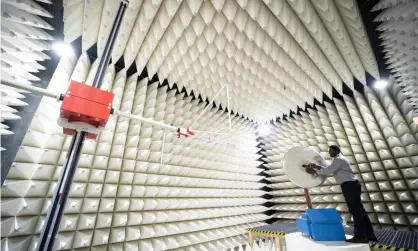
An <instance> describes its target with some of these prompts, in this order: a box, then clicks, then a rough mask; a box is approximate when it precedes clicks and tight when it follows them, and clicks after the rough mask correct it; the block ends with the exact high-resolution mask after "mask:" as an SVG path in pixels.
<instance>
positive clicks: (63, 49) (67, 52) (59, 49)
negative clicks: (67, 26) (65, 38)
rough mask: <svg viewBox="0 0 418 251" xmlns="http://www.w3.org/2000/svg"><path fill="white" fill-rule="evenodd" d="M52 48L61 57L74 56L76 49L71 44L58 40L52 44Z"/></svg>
mask: <svg viewBox="0 0 418 251" xmlns="http://www.w3.org/2000/svg"><path fill="white" fill-rule="evenodd" d="M52 49H53V50H54V51H55V53H56V54H58V55H59V56H60V57H71V56H74V50H73V48H72V47H71V45H69V44H65V43H63V42H57V43H55V44H53V45H52Z"/></svg>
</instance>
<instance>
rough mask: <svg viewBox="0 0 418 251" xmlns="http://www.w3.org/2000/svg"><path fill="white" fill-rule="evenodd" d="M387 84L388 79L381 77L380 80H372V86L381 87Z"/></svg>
mask: <svg viewBox="0 0 418 251" xmlns="http://www.w3.org/2000/svg"><path fill="white" fill-rule="evenodd" d="M387 85H388V81H386V80H384V79H381V80H376V82H374V88H376V89H383V88H385V87H386V86H387Z"/></svg>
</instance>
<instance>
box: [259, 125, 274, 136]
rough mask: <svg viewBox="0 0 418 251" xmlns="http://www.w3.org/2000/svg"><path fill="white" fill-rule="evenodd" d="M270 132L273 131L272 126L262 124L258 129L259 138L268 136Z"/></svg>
mask: <svg viewBox="0 0 418 251" xmlns="http://www.w3.org/2000/svg"><path fill="white" fill-rule="evenodd" d="M270 131H271V128H270V125H268V124H261V125H260V126H259V127H258V129H257V132H258V135H259V136H266V135H267V134H269V133H270Z"/></svg>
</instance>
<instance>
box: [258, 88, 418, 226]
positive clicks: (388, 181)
mask: <svg viewBox="0 0 418 251" xmlns="http://www.w3.org/2000/svg"><path fill="white" fill-rule="evenodd" d="M417 140H418V125H417V124H415V123H414V121H413V109H412V107H411V106H410V105H409V102H408V101H407V99H406V97H404V95H403V94H402V93H401V92H400V90H399V89H398V88H397V87H396V86H395V85H392V89H391V90H390V91H386V90H381V91H379V92H378V93H377V94H375V93H374V92H372V91H371V90H370V89H368V88H367V87H366V88H365V90H364V94H362V93H360V92H357V91H354V98H351V97H349V96H344V100H343V101H341V100H338V99H335V104H332V103H325V106H316V109H315V110H313V109H309V110H308V112H302V113H301V115H294V116H293V117H290V118H288V119H286V120H282V121H280V122H277V123H276V124H275V125H274V131H273V132H272V133H271V134H270V135H268V136H265V137H264V139H263V140H262V141H263V144H264V146H262V147H263V148H264V151H263V152H262V153H263V154H264V155H265V156H266V157H265V158H264V159H265V161H266V162H267V164H266V166H267V168H269V169H270V170H269V171H267V173H268V174H269V175H270V177H269V178H267V179H268V180H270V181H271V182H272V184H270V185H269V186H270V187H271V188H272V189H273V191H272V192H271V194H272V195H274V198H273V199H271V201H272V202H273V203H274V204H275V205H274V206H273V209H274V210H276V213H275V215H274V216H275V217H276V218H277V219H278V221H292V220H294V219H295V218H297V217H299V216H300V214H301V213H302V212H303V211H304V210H305V209H306V208H307V205H306V200H305V197H304V193H303V189H301V188H298V187H296V186H295V185H294V184H293V183H291V182H290V181H289V180H288V179H287V177H286V175H285V174H284V172H283V169H282V164H283V157H284V154H285V153H286V152H287V151H288V149H290V148H292V147H294V146H311V147H313V148H314V149H316V150H317V151H318V152H321V153H322V154H323V155H324V156H327V158H328V160H329V161H330V157H329V154H328V153H327V151H328V146H329V145H332V144H337V145H339V146H340V147H341V149H342V152H343V154H344V155H345V156H346V157H347V158H348V159H349V160H350V163H351V166H352V168H353V170H354V172H355V173H356V176H357V177H358V179H360V181H361V183H362V187H363V188H362V199H363V203H364V206H365V209H366V211H367V212H368V213H369V216H370V218H371V221H372V223H373V224H375V225H379V226H381V227H388V228H390V227H396V228H397V229H402V228H413V229H417V228H418V207H417V201H418V143H417ZM310 193H311V197H312V203H313V206H314V207H315V208H337V210H339V211H340V212H341V214H342V216H343V218H344V220H345V221H346V222H351V221H352V219H351V215H350V214H349V213H348V208H347V206H346V204H345V200H344V197H343V195H342V193H341V189H340V186H339V185H337V184H336V182H335V179H334V178H333V177H330V178H328V179H327V180H326V181H325V182H324V183H323V184H322V185H321V186H320V187H315V188H312V189H310Z"/></svg>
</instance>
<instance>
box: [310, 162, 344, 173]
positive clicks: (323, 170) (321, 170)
mask: <svg viewBox="0 0 418 251" xmlns="http://www.w3.org/2000/svg"><path fill="white" fill-rule="evenodd" d="M342 164H343V162H342V161H341V160H339V159H335V160H334V161H333V162H332V164H331V165H330V166H328V167H327V168H323V167H321V168H319V169H318V170H317V171H316V173H317V174H319V175H330V174H333V173H335V172H337V171H338V170H339V169H341V167H342Z"/></svg>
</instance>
